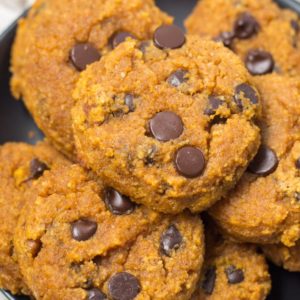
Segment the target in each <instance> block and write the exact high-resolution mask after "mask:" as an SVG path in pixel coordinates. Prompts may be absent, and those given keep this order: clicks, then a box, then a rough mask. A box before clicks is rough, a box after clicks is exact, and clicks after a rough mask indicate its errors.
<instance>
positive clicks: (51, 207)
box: [15, 165, 204, 300]
mask: <svg viewBox="0 0 300 300" xmlns="http://www.w3.org/2000/svg"><path fill="white" fill-rule="evenodd" d="M57 179H59V180H57ZM105 197H106V196H105V192H104V189H103V187H101V186H100V185H99V184H96V182H94V181H92V180H91V179H89V178H88V176H87V174H86V173H85V171H84V170H83V169H82V168H81V167H79V166H77V165H73V166H71V167H70V168H61V169H59V170H56V171H55V172H49V173H48V174H47V176H45V177H44V178H43V180H42V182H41V183H40V184H39V188H38V190H37V196H36V197H35V198H34V201H33V205H31V207H29V208H28V207H26V208H25V210H24V212H26V213H23V214H22V216H21V218H20V220H19V224H18V228H17V231H16V236H15V246H16V251H17V256H18V260H19V264H20V267H21V271H22V273H23V275H24V278H25V280H26V283H27V284H28V286H29V287H30V288H31V290H32V292H33V295H34V296H35V297H36V298H37V299H39V300H40V299H43V300H46V299H47V300H48V299H49V300H50V299H51V300H53V299H56V300H64V299H65V300H67V299H68V300H80V299H82V300H85V299H94V298H92V294H91V289H94V288H97V292H98V293H104V294H106V295H107V297H108V299H133V298H134V297H129V296H128V294H127V293H128V292H131V291H132V290H134V289H131V288H132V286H131V284H132V281H131V282H129V283H128V284H129V287H128V286H127V289H126V290H125V289H124V290H123V288H124V287H123V286H122V284H121V285H120V286H121V288H120V286H119V287H118V286H117V288H118V289H119V290H118V289H117V291H119V292H120V293H121V294H122V295H123V298H122V297H120V296H118V297H116V296H114V297H113V295H112V294H111V293H112V292H116V289H114V288H116V286H114V284H113V283H112V278H115V277H114V276H115V275H116V274H119V273H120V272H127V273H129V274H131V275H130V276H134V278H135V280H133V281H134V283H136V282H138V283H139V285H138V286H137V285H135V287H138V288H137V290H138V293H137V295H136V297H135V298H134V299H136V300H138V299H143V300H144V299H170V300H171V299H189V298H190V296H191V293H192V292H193V291H194V289H195V286H196V283H197V281H198V279H199V275H200V270H201V266H202V262H203V255H204V242H203V232H202V223H201V220H200V219H199V217H198V216H191V215H190V214H182V215H179V216H176V217H175V216H174V217H173V216H171V217H168V216H165V215H160V214H158V213H156V212H154V211H152V210H150V209H148V208H146V207H144V206H137V207H135V209H133V210H131V211H130V212H128V213H127V214H123V215H116V214H113V213H112V212H111V211H110V210H109V209H108V207H109V206H106V205H105V202H104V199H106V198H105ZM106 204H107V202H106ZM78 220H85V221H87V220H88V221H89V222H92V225H89V226H88V227H87V229H86V230H87V231H86V233H87V232H89V234H88V236H87V234H85V235H84V234H82V232H81V233H80V230H82V228H81V229H80V227H77V231H76V230H75V231H74V228H75V227H73V226H74V224H76V222H77V221H78ZM171 226H172V227H173V228H174V227H176V230H177V233H176V234H177V237H178V235H179V239H177V242H176V243H173V244H172V234H171V235H170V234H169V235H168V234H167V235H166V232H167V231H168V229H170V227H171ZM91 230H92V232H91ZM74 232H75V233H76V234H77V237H81V238H83V237H85V239H81V241H78V240H76V239H75V238H74V236H76V235H75V233H74ZM163 236H165V237H166V239H165V240H164V241H165V246H166V248H165V247H163V248H162V239H163ZM168 245H169V246H170V247H169V248H168V247H167V246H168ZM167 248H168V249H169V251H168V252H167V254H166V253H165V252H164V251H163V249H167ZM168 249H167V250H168ZM136 280H137V281H136ZM120 293H119V295H120ZM126 295H127V296H126ZM97 299H98V298H97ZM100 299H102V298H100Z"/></svg>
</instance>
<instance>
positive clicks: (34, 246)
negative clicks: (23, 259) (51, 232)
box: [27, 240, 42, 258]
mask: <svg viewBox="0 0 300 300" xmlns="http://www.w3.org/2000/svg"><path fill="white" fill-rule="evenodd" d="M27 246H28V248H29V251H30V253H31V255H32V257H33V258H35V257H37V255H38V254H39V252H40V251H41V249H42V242H41V241H40V240H28V241H27Z"/></svg>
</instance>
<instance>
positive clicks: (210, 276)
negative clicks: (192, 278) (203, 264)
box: [202, 266, 217, 295]
mask: <svg viewBox="0 0 300 300" xmlns="http://www.w3.org/2000/svg"><path fill="white" fill-rule="evenodd" d="M216 279H217V273H216V267H215V266H213V267H210V268H209V269H207V271H206V272H205V275H204V280H203V282H202V289H203V290H204V292H205V294H207V295H211V294H212V293H213V291H214V288H215V283H216Z"/></svg>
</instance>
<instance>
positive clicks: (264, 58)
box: [245, 49, 275, 75]
mask: <svg viewBox="0 0 300 300" xmlns="http://www.w3.org/2000/svg"><path fill="white" fill-rule="evenodd" d="M245 63H246V67H247V69H248V71H249V72H250V73H251V74H252V75H264V74H268V73H272V72H273V70H274V66H275V62H274V59H273V56H272V54H271V53H269V52H267V51H263V50H258V49H255V50H250V51H249V52H248V54H247V56H246V60H245Z"/></svg>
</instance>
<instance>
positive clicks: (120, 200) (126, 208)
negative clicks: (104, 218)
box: [105, 188, 135, 215]
mask: <svg viewBox="0 0 300 300" xmlns="http://www.w3.org/2000/svg"><path fill="white" fill-rule="evenodd" d="M105 203H106V206H107V207H108V209H109V210H110V211H111V213H113V214H114V215H129V214H131V213H132V212H133V211H134V209H135V203H133V202H132V201H131V200H130V198H128V197H127V196H124V195H122V194H120V193H119V192H118V191H116V190H114V189H112V188H109V189H107V190H106V191H105Z"/></svg>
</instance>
